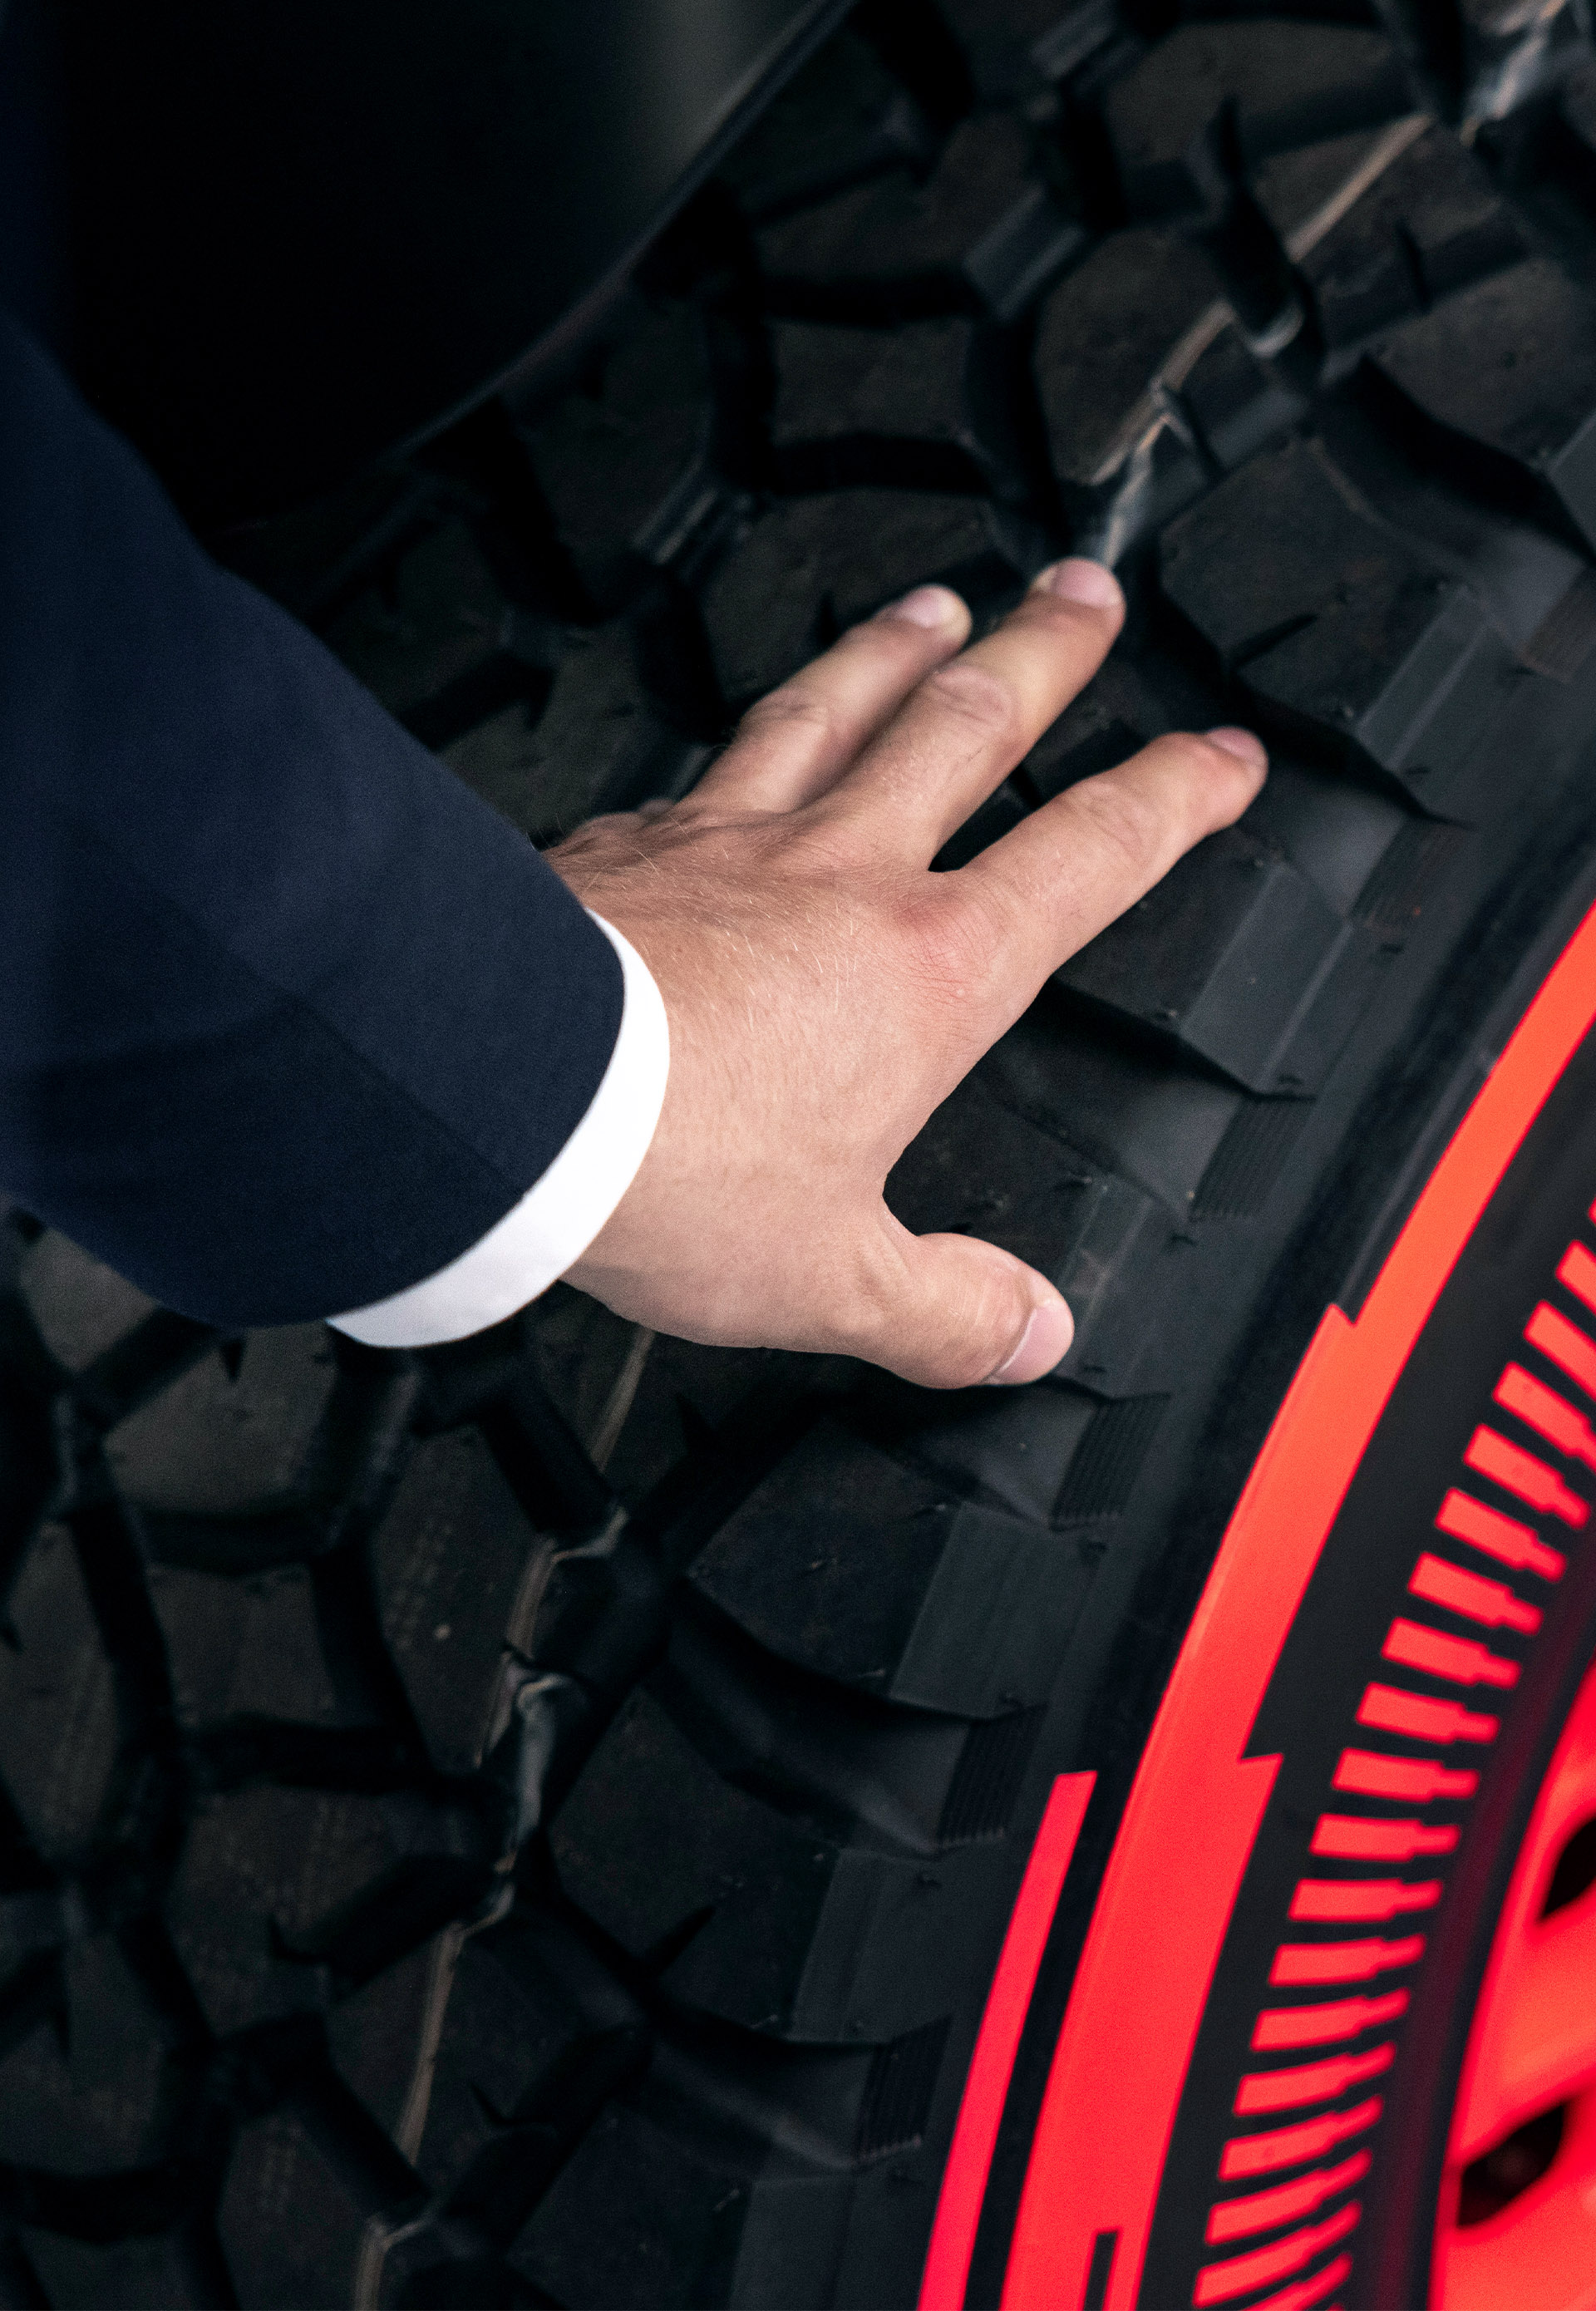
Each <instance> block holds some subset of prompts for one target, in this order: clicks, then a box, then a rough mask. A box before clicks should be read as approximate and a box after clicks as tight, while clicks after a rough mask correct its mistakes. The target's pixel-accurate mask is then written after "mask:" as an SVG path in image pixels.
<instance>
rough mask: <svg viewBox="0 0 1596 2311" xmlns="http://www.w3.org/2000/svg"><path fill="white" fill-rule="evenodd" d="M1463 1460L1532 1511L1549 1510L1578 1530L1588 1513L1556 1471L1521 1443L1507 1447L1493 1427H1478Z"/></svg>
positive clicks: (1506, 1442)
mask: <svg viewBox="0 0 1596 2311" xmlns="http://www.w3.org/2000/svg"><path fill="white" fill-rule="evenodd" d="M1463 1458H1464V1460H1465V1461H1467V1462H1468V1464H1469V1466H1470V1468H1471V1469H1478V1471H1479V1473H1480V1475H1481V1476H1482V1477H1488V1478H1490V1480H1491V1482H1492V1484H1493V1485H1500V1486H1501V1487H1502V1488H1503V1490H1504V1492H1508V1493H1516V1494H1517V1495H1518V1496H1519V1498H1520V1500H1521V1501H1525V1502H1527V1503H1528V1504H1529V1505H1530V1507H1531V1508H1532V1509H1549V1510H1550V1512H1551V1513H1552V1515H1553V1516H1555V1517H1561V1518H1562V1520H1563V1522H1564V1523H1565V1524H1571V1525H1572V1526H1573V1527H1574V1530H1575V1532H1577V1531H1579V1530H1580V1528H1581V1527H1582V1526H1583V1523H1584V1522H1585V1519H1586V1518H1587V1517H1588V1516H1589V1515H1590V1513H1591V1512H1590V1510H1589V1509H1588V1508H1587V1507H1586V1505H1585V1504H1584V1502H1583V1501H1582V1500H1581V1498H1580V1496H1579V1495H1578V1494H1577V1493H1573V1492H1570V1491H1569V1489H1568V1487H1567V1486H1566V1485H1565V1483H1564V1482H1563V1479H1562V1478H1561V1477H1559V1476H1558V1474H1557V1470H1556V1469H1548V1467H1547V1465H1546V1462H1545V1461H1542V1460H1541V1459H1539V1456H1538V1455H1537V1454H1535V1453H1533V1452H1525V1450H1524V1448H1523V1446H1522V1444H1510V1443H1508V1441H1507V1439H1506V1437H1505V1436H1498V1435H1497V1434H1496V1430H1495V1429H1494V1428H1477V1429H1476V1430H1475V1432H1474V1434H1473V1435H1472V1436H1471V1437H1470V1439H1469V1446H1468V1450H1467V1451H1466V1452H1465V1453H1464V1454H1463Z"/></svg>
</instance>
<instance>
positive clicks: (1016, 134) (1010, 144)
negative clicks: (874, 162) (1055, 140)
mask: <svg viewBox="0 0 1596 2311" xmlns="http://www.w3.org/2000/svg"><path fill="white" fill-rule="evenodd" d="M1085 244H1086V233H1085V231H1084V229H1083V228H1082V227H1081V226H1080V225H1079V224H1078V223H1077V222H1076V221H1075V219H1074V218H1072V217H1069V216H1067V215H1066V214H1064V212H1063V210H1062V209H1061V208H1060V207H1059V205H1058V204H1057V203H1056V201H1055V200H1054V198H1053V196H1052V195H1051V192H1050V191H1049V189H1048V187H1047V186H1046V184H1045V183H1043V182H1042V180H1041V179H1040V178H1039V177H1038V176H1037V174H1036V171H1035V169H1034V166H1033V157H1032V153H1031V147H1030V144H1029V141H1028V139H1027V136H1026V134H1025V126H1024V125H1023V123H1022V122H1021V121H1019V120H1017V119H1016V118H1014V116H1013V115H1012V114H1008V113H1001V112H993V113H986V114H982V115H981V116H980V117H979V118H976V119H973V120H967V121H964V123H963V124H962V125H961V126H959V127H958V128H956V129H955V131H954V133H953V135H952V136H951V137H950V138H949V139H948V143H947V145H946V150H945V151H944V153H943V155H942V158H941V160H940V161H938V165H937V168H936V169H935V170H934V171H933V172H932V174H931V176H930V178H929V180H928V181H927V182H926V183H925V184H923V185H921V184H919V183H917V182H916V181H915V179H914V178H913V177H912V176H911V175H910V174H909V173H908V172H907V171H906V170H899V171H896V172H895V173H894V174H893V175H891V176H886V177H881V178H879V179H876V181H875V182H873V183H871V184H867V185H860V186H858V187H856V188H855V189H854V190H852V191H850V192H845V193H842V194H840V195H838V196H836V198H834V199H833V200H829V201H824V202H822V203H821V204H820V205H818V206H816V207H815V208H810V209H805V210H803V211H801V212H800V213H799V214H798V215H796V216H790V217H787V218H785V219H783V220H781V222H776V223H773V224H770V225H768V226H766V228H765V229H764V231H762V232H761V233H760V235H759V237H758V247H759V262H760V266H761V269H762V271H763V274H764V276H765V282H766V287H767V291H768V293H769V295H770V298H771V301H772V304H773V305H774V306H775V307H776V308H777V309H778V310H781V311H784V312H789V313H807V314H810V315H812V316H814V317H815V318H836V319H839V320H841V319H848V318H859V319H863V320H867V321H877V322H878V321H880V320H881V319H883V318H887V319H909V318H912V317H913V316H915V315H916V314H926V313H933V312H975V313H979V312H985V313H989V314H990V315H991V316H992V317H993V318H995V319H997V320H999V321H1012V320H1015V319H1016V318H1018V316H1019V315H1020V314H1021V313H1022V312H1023V311H1024V310H1025V307H1026V306H1027V305H1028V304H1029V303H1030V301H1031V300H1032V298H1033V296H1034V295H1035V294H1036V292H1037V291H1038V290H1039V289H1040V288H1041V287H1042V283H1044V282H1045V281H1046V280H1048V279H1049V278H1050V277H1051V275H1052V274H1054V273H1056V272H1057V271H1058V270H1059V268H1060V266H1063V265H1065V264H1067V263H1068V261H1069V259H1070V257H1073V256H1074V255H1075V254H1076V253H1077V251H1078V250H1079V249H1082V248H1084V246H1085Z"/></svg>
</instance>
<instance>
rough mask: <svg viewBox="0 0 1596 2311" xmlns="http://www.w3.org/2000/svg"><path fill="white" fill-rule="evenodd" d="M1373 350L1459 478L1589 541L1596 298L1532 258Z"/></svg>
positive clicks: (1594, 520)
mask: <svg viewBox="0 0 1596 2311" xmlns="http://www.w3.org/2000/svg"><path fill="white" fill-rule="evenodd" d="M1370 358H1371V362H1372V366H1373V369H1374V375H1375V376H1376V377H1377V378H1378V379H1381V380H1382V381H1383V383H1384V385H1385V386H1386V388H1388V389H1389V392H1390V393H1391V395H1393V396H1395V397H1397V398H1398V402H1399V405H1400V409H1401V410H1402V412H1403V413H1404V414H1406V415H1407V416H1408V418H1409V420H1410V422H1411V423H1413V424H1414V425H1415V426H1416V427H1417V431H1418V433H1419V436H1420V438H1421V440H1423V441H1424V442H1425V444H1426V446H1427V447H1429V448H1430V449H1433V450H1434V451H1435V452H1437V453H1439V455H1440V456H1441V457H1442V458H1443V461H1444V462H1445V463H1446V464H1447V465H1448V466H1450V467H1452V468H1453V469H1455V470H1456V471H1457V473H1458V474H1459V475H1460V476H1461V478H1462V479H1463V480H1465V481H1466V482H1471V483H1472V484H1473V485H1474V486H1476V487H1479V486H1484V487H1486V488H1487V489H1493V490H1495V491H1496V493H1498V494H1499V495H1503V496H1504V497H1505V498H1506V499H1507V501H1509V502H1510V503H1513V504H1514V505H1517V506H1520V507H1525V508H1529V509H1531V510H1536V511H1538V512H1539V513H1540V514H1541V516H1542V517H1543V518H1548V517H1549V518H1550V519H1552V520H1553V521H1554V522H1556V523H1557V527H1558V528H1561V529H1563V530H1565V532H1567V533H1569V534H1571V535H1572V536H1574V537H1575V538H1577V539H1578V540H1579V541H1580V543H1581V544H1583V545H1584V546H1585V547H1586V548H1587V549H1596V299H1592V298H1591V297H1589V296H1588V295H1586V293H1585V292H1583V290H1581V289H1576V288H1575V287H1574V283H1572V282H1571V281H1570V280H1569V279H1568V277H1567V276H1566V275H1565V274H1564V273H1563V272H1562V271H1561V270H1560V268H1559V267H1558V266H1556V265H1554V264H1552V263H1551V262H1550V260H1549V259H1548V258H1544V257H1536V258H1533V259H1531V262H1530V263H1528V264H1526V265H1519V266H1513V269H1512V270H1511V271H1510V272H1506V273H1499V274H1497V275H1495V276H1494V278H1492V279H1490V280H1488V281H1481V282H1479V283H1477V284H1476V285H1475V286H1474V287H1473V288H1471V289H1467V290H1465V291H1464V292H1462V293H1461V295H1460V296H1457V297H1453V298H1451V299H1450V300H1449V301H1447V303H1446V304H1445V305H1444V306H1443V307H1441V308H1440V309H1439V310H1436V311H1435V312H1433V313H1426V314H1423V315H1421V316H1420V317H1419V318H1417V320H1413V321H1409V322H1408V323H1407V325H1406V326H1405V327H1402V328H1400V329H1399V330H1397V331H1396V332H1395V333H1394V334H1393V335H1392V336H1390V337H1388V338H1387V339H1386V341H1385V343H1384V344H1382V345H1381V346H1379V347H1377V348H1376V350H1375V351H1374V353H1373V354H1372V355H1371V357H1370Z"/></svg>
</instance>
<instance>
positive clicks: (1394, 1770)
mask: <svg viewBox="0 0 1596 2311" xmlns="http://www.w3.org/2000/svg"><path fill="white" fill-rule="evenodd" d="M1332 1787H1333V1788H1335V1789H1338V1790H1356V1792H1357V1794H1358V1795H1359V1796H1360V1797H1365V1798H1403V1799H1407V1800H1408V1801H1410V1802H1411V1803H1413V1804H1415V1805H1428V1804H1429V1803H1430V1802H1431V1801H1432V1800H1433V1799H1435V1798H1471V1797H1472V1796H1473V1795H1474V1792H1475V1791H1476V1790H1477V1789H1478V1787H1479V1775H1478V1774H1470V1773H1467V1772H1463V1771H1460V1770H1458V1769H1456V1768H1454V1767H1452V1766H1443V1764H1442V1762H1441V1760H1440V1758H1439V1757H1385V1756H1383V1755H1382V1753H1381V1752H1380V1751H1379V1750H1376V1749H1343V1750H1342V1752H1341V1761H1340V1763H1339V1766H1337V1767H1336V1778H1335V1781H1334V1783H1332Z"/></svg>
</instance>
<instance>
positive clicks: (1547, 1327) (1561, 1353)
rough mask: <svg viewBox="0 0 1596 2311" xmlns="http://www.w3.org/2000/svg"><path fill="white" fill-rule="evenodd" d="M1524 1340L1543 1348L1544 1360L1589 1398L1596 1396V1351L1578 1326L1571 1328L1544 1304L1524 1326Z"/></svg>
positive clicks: (1565, 1320)
mask: <svg viewBox="0 0 1596 2311" xmlns="http://www.w3.org/2000/svg"><path fill="white" fill-rule="evenodd" d="M1524 1338H1525V1339H1526V1340H1528V1341H1529V1343H1530V1346H1531V1347H1532V1348H1539V1350H1540V1353H1541V1355H1542V1356H1548V1357H1549V1358H1550V1359H1551V1361H1552V1363H1553V1364H1555V1365H1558V1366H1559V1367H1560V1369H1561V1370H1562V1371H1564V1372H1565V1373H1566V1374H1568V1377H1569V1379H1570V1380H1571V1381H1573V1382H1575V1383H1576V1384H1577V1386H1579V1387H1580V1388H1583V1390H1584V1391H1585V1394H1586V1395H1587V1396H1596V1347H1593V1346H1592V1343H1591V1342H1590V1341H1589V1340H1588V1339H1586V1338H1585V1336H1584V1334H1583V1332H1582V1331H1581V1330H1580V1329H1579V1326H1578V1325H1577V1324H1571V1323H1570V1322H1569V1321H1568V1319H1567V1317H1566V1316H1559V1315H1558V1313H1557V1310H1556V1309H1555V1308H1548V1306H1547V1304H1546V1302H1545V1301H1544V1300H1543V1301H1542V1302H1541V1304H1540V1305H1539V1308H1537V1309H1536V1311H1535V1313H1534V1314H1533V1315H1532V1316H1531V1319H1530V1321H1529V1322H1528V1323H1527V1324H1526V1325H1525V1326H1524Z"/></svg>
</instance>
